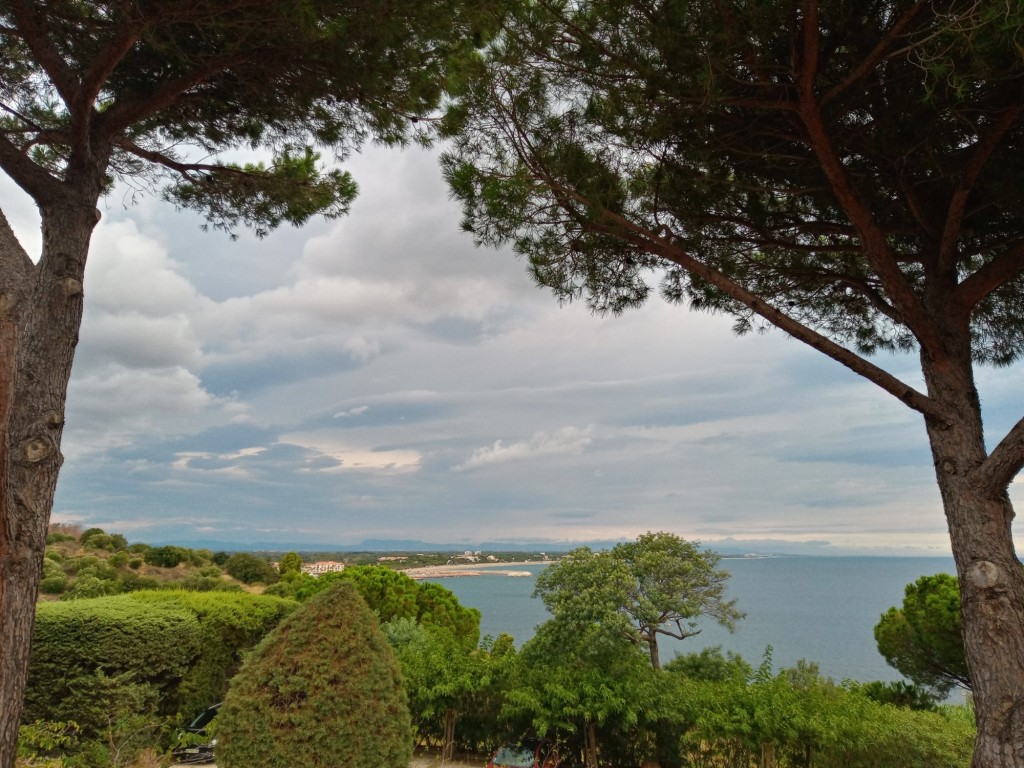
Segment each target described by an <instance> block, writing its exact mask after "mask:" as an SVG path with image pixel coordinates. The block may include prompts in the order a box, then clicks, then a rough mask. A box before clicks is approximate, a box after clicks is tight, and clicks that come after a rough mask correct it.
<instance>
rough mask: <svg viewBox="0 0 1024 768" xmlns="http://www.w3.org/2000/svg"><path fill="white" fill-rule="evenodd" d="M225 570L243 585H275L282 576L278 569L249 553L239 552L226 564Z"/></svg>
mask: <svg viewBox="0 0 1024 768" xmlns="http://www.w3.org/2000/svg"><path fill="white" fill-rule="evenodd" d="M224 570H225V571H227V572H228V573H229V574H230V575H231V576H232V577H233V578H236V579H238V580H239V581H240V582H242V583H243V584H256V583H257V582H259V583H260V584H273V583H275V582H276V581H277V580H278V579H279V578H280V575H279V574H278V572H277V569H276V568H275V567H274V566H273V565H271V564H270V561H269V560H265V559H263V558H260V557H256V556H255V555H250V554H249V553H248V552H238V553H237V554H234V555H232V556H231V557H230V558H228V560H227V562H226V563H224Z"/></svg>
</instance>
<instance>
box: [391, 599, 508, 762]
mask: <svg viewBox="0 0 1024 768" xmlns="http://www.w3.org/2000/svg"><path fill="white" fill-rule="evenodd" d="M382 629H383V630H384V634H385V635H386V636H387V638H388V642H389V643H390V644H391V647H392V648H393V649H394V651H395V656H396V658H397V659H398V663H399V665H400V666H401V668H402V681H403V683H404V685H405V689H406V691H407V693H408V695H409V712H410V715H411V716H412V722H413V726H414V728H415V729H416V732H417V737H418V739H417V740H419V741H422V740H425V739H431V740H433V741H435V743H440V744H441V745H442V746H441V759H442V760H443V761H448V760H451V759H452V756H453V755H454V751H455V745H456V720H457V719H459V720H461V719H462V716H463V715H465V714H469V715H472V714H473V711H474V709H475V708H476V705H477V700H478V697H479V695H480V694H481V692H482V691H484V690H486V689H487V688H489V687H490V686H491V685H492V684H493V683H494V675H493V674H492V672H493V669H492V665H490V664H489V663H488V662H489V660H490V656H489V655H488V654H485V653H482V652H478V651H477V650H476V649H467V648H466V647H464V646H463V645H462V644H461V643H460V642H459V640H458V638H457V637H456V636H455V634H454V633H453V632H452V631H451V630H450V629H447V628H441V627H437V626H426V625H424V624H422V623H420V622H417V621H416V620H415V619H412V618H400V619H395V620H393V621H390V622H388V623H387V624H384V625H383V626H382Z"/></svg>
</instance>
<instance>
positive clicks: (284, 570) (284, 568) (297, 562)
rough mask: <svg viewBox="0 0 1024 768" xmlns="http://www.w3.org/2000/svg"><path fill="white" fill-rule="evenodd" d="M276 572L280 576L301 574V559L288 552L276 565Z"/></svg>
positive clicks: (296, 553) (295, 553) (294, 553)
mask: <svg viewBox="0 0 1024 768" xmlns="http://www.w3.org/2000/svg"><path fill="white" fill-rule="evenodd" d="M277 570H278V573H280V574H281V576H286V575H289V574H296V573H302V558H301V557H299V553H298V552H288V553H287V554H285V555H284V556H282V557H281V561H280V562H279V563H278V564H277Z"/></svg>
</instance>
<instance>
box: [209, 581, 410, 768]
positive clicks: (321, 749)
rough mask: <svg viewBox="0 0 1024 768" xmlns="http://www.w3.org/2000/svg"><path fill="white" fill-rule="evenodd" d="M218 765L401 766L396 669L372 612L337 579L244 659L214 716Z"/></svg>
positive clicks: (401, 696) (405, 733) (405, 761)
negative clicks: (216, 721)
mask: <svg viewBox="0 0 1024 768" xmlns="http://www.w3.org/2000/svg"><path fill="white" fill-rule="evenodd" d="M217 720H218V723H217V764H218V765H223V766H224V767H225V768H233V767H234V766H246V768H262V767H264V766H266V768H270V767H271V766H275V767H276V766H286V765H346V766H352V767H353V768H382V767H386V768H406V766H408V765H409V761H410V759H411V758H412V729H411V727H410V722H409V711H408V708H407V706H406V697H405V693H404V691H403V689H402V683H401V677H400V674H399V669H398V664H397V662H396V661H395V658H394V655H393V654H392V652H391V649H390V647H389V646H388V643H387V640H386V639H385V638H384V635H383V633H382V632H381V630H380V627H379V626H378V624H377V620H376V618H375V617H374V615H373V612H372V611H370V609H369V608H368V607H367V606H366V603H365V602H363V600H362V598H360V597H359V593H358V592H356V590H355V589H354V587H353V586H352V585H351V584H350V583H345V582H339V583H337V584H335V585H334V586H333V587H332V588H331V589H329V590H327V591H325V592H321V593H320V594H318V595H316V596H315V597H313V598H311V599H310V600H308V601H307V602H306V603H305V604H304V605H303V606H302V607H301V608H300V609H299V610H297V611H296V612H294V613H292V614H291V615H290V616H289V617H288V618H286V619H284V621H282V622H281V623H280V624H279V625H278V626H277V628H276V629H275V630H274V631H272V632H271V633H270V634H269V635H267V637H266V638H264V640H263V641H262V642H261V643H260V644H259V645H258V646H257V647H256V648H255V649H254V650H253V651H252V653H251V654H250V655H249V656H248V657H247V658H246V660H245V663H244V664H243V666H242V669H241V670H240V671H239V673H238V674H237V675H236V676H235V677H234V678H233V679H232V681H231V687H230V688H229V690H228V694H227V696H226V697H225V699H224V705H223V706H222V707H221V709H220V712H219V713H218V715H217Z"/></svg>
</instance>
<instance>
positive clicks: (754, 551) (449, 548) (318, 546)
mask: <svg viewBox="0 0 1024 768" xmlns="http://www.w3.org/2000/svg"><path fill="white" fill-rule="evenodd" d="M620 541H623V540H622V539H617V540H604V541H600V540H598V541H556V540H534V541H479V542H467V541H454V542H430V541H420V540H418V539H388V538H375V539H366V540H364V541H361V542H359V543H357V544H331V543H325V542H322V541H318V542H309V541H297V542H296V541H256V542H248V543H246V542H237V541H216V540H212V539H186V538H184V537H181V538H175V539H169V540H166V541H159V542H153V543H154V544H155V545H163V544H176V545H178V546H182V547H189V548H191V549H212V550H214V551H217V550H223V551H225V552H292V551H294V552H465V551H467V550H468V551H474V552H475V551H476V550H480V551H483V552H547V553H554V552H568V551H569V550H570V549H575V548H577V547H590V548H591V549H608V548H610V547H613V546H615V545H616V544H618V543H619V542H620ZM702 544H704V545H705V546H706V548H708V549H712V550H714V551H716V552H718V553H719V554H721V555H726V556H735V555H747V554H750V555H762V556H763V555H899V556H904V557H905V556H912V555H915V554H920V555H924V556H935V555H936V554H940V555H942V554H945V553H935V552H931V551H929V552H918V553H915V552H912V551H906V550H900V551H895V550H891V551H890V550H851V549H841V548H838V547H834V546H832V545H831V544H829V542H827V541H806V542H793V541H784V540H781V539H722V540H718V541H708V542H702Z"/></svg>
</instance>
